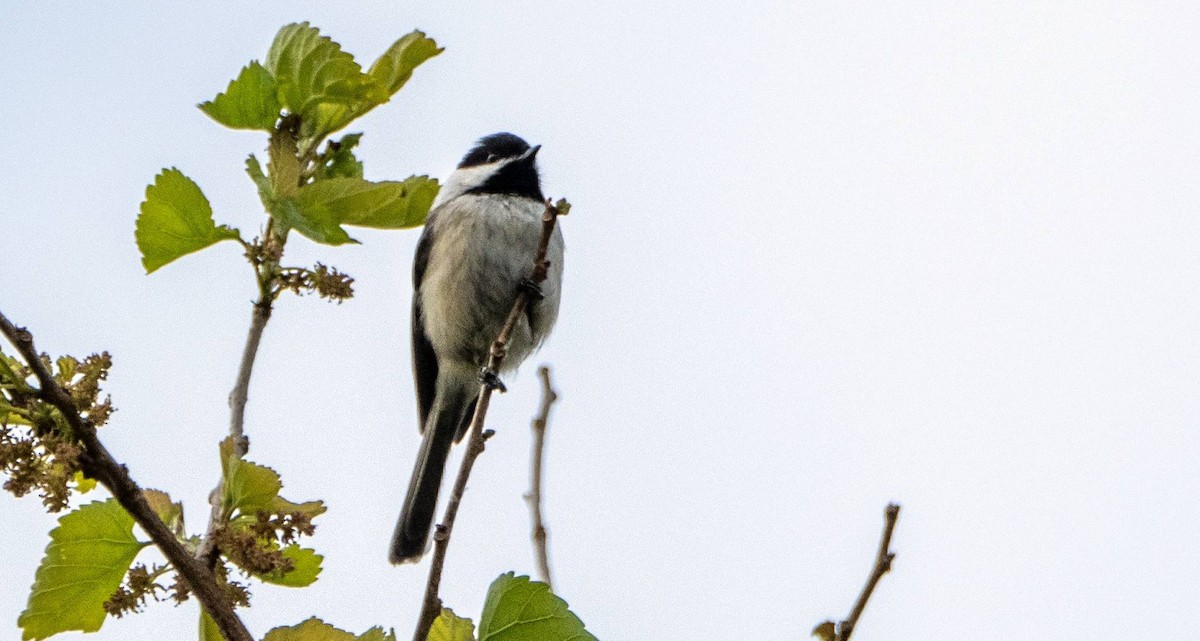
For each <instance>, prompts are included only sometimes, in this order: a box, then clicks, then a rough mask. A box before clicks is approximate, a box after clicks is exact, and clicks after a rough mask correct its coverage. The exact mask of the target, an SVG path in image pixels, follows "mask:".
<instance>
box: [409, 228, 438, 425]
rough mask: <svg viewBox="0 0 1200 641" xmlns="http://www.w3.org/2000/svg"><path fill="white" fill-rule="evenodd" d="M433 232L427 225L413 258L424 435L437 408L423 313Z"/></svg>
mask: <svg viewBox="0 0 1200 641" xmlns="http://www.w3.org/2000/svg"><path fill="white" fill-rule="evenodd" d="M429 229H430V228H429V225H428V222H427V223H426V226H425V232H424V233H423V234H421V240H420V242H418V243H417V255H416V256H415V257H414V258H413V302H412V354H413V381H415V382H416V385H417V412H418V414H419V415H420V418H421V424H420V425H419V426H418V429H419V431H420V432H424V431H425V422H426V420H427V419H428V418H429V410H430V408H431V407H433V397H434V393H435V392H436V391H437V375H438V363H437V354H435V353H434V352H433V344H432V343H430V342H429V336H427V335H426V334H425V318H424V314H423V313H422V312H421V281H422V280H423V279H424V278H425V267H426V265H427V264H428V263H429V250H430V247H432V246H433V235H432V234H431V233H430V232H429Z"/></svg>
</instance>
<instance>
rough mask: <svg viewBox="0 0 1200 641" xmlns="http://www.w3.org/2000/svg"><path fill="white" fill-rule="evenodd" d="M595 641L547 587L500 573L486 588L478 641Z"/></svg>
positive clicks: (564, 602) (565, 604) (519, 577)
mask: <svg viewBox="0 0 1200 641" xmlns="http://www.w3.org/2000/svg"><path fill="white" fill-rule="evenodd" d="M568 639H570V640H571V641H588V640H590V641H597V640H596V637H595V636H593V635H592V634H591V633H590V632H588V631H587V630H584V628H583V621H580V620H579V617H577V616H575V615H574V614H573V613H572V612H571V611H570V610H568V609H567V603H566V601H563V600H562V599H560V598H558V597H557V596H554V594H553V593H551V592H550V586H548V585H546V584H545V583H541V582H540V581H530V580H529V577H527V576H513V573H512V572H509V573H507V574H501V575H500V576H499V577H498V578H497V579H496V580H495V581H493V582H492V586H491V587H490V588H488V594H487V600H486V601H484V604H483V614H482V615H481V616H480V617H479V641H567V640H568Z"/></svg>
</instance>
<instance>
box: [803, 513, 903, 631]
mask: <svg viewBox="0 0 1200 641" xmlns="http://www.w3.org/2000/svg"><path fill="white" fill-rule="evenodd" d="M899 517H900V506H899V505H896V504H895V503H889V504H888V506H887V508H885V509H884V511H883V536H882V537H881V538H880V540H879V551H878V552H876V554H875V567H873V568H872V569H871V576H869V577H868V578H867V584H866V585H865V586H863V589H862V593H861V594H859V595H858V601H856V602H855V603H854V609H853V610H851V611H850V616H848V617H846V618H845V619H844V620H843V621H842V622H841V623H840V624H838V626H837V636H836V637H835V639H836V641H849V639H850V635H851V634H853V633H854V626H855V625H857V624H858V618H859V617H860V616H862V613H863V610H864V609H865V608H866V607H867V601H868V600H869V599H870V598H871V593H872V592H874V591H875V585H876V584H878V583H879V579H881V578H883V575H884V574H887V572H888V570H890V569H892V560H893V559H895V558H896V553H895V552H892V551H891V549H890V548H891V546H892V530H894V529H895V528H896V519H897V518H899ZM818 627H819V626H818Z"/></svg>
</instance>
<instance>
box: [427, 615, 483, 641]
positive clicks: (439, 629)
mask: <svg viewBox="0 0 1200 641" xmlns="http://www.w3.org/2000/svg"><path fill="white" fill-rule="evenodd" d="M425 638H426V640H427V641H475V624H474V623H472V622H471V620H470V619H464V618H462V617H460V616H458V615H456V614H454V611H453V610H451V609H450V608H442V611H441V613H439V614H438V617H437V618H436V619H434V620H433V627H431V628H429V636H427V637H425Z"/></svg>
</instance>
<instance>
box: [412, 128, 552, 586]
mask: <svg viewBox="0 0 1200 641" xmlns="http://www.w3.org/2000/svg"><path fill="white" fill-rule="evenodd" d="M539 148H540V145H539V146H536V147H530V146H529V144H528V143H526V142H525V141H524V140H522V139H521V138H519V137H517V136H514V135H513V134H509V133H499V134H493V135H491V136H487V137H485V138H482V139H480V140H479V142H478V143H477V144H476V145H475V147H474V148H473V149H471V151H470V152H468V153H467V155H466V156H464V157H463V159H462V162H460V163H459V164H458V169H456V170H455V171H454V173H452V174H451V175H450V178H449V179H448V180H447V181H446V184H445V185H444V186H443V187H442V189H441V192H440V193H439V194H438V197H437V200H435V201H434V203H433V208H432V210H431V211H430V213H429V218H428V219H427V220H426V221H425V232H424V233H423V234H422V235H421V240H420V242H419V243H418V245H417V254H416V258H415V259H414V261H413V304H412V346H413V348H412V349H413V374H414V378H415V379H416V385H417V410H418V411H419V413H420V419H421V423H420V428H421V432H422V433H423V434H424V439H423V440H422V441H421V450H420V451H419V452H418V453H417V462H416V465H415V466H414V467H413V473H412V480H411V481H410V482H409V486H408V495H407V496H406V497H405V499H404V508H403V511H401V512H400V521H399V522H398V523H397V524H396V533H395V534H393V535H392V549H391V556H390V558H391V562H392V563H406V562H415V561H417V560H418V559H420V558H421V555H422V554H424V552H425V547H426V543H427V541H428V539H429V530H430V526H431V525H432V523H433V514H434V509H435V507H436V506H437V497H438V489H439V488H440V486H441V483H442V472H443V470H444V469H445V466H446V457H447V456H448V455H449V453H450V446H451V445H452V444H453V443H455V442H457V441H459V440H460V439H462V437H463V435H464V434H465V433H466V429H467V426H468V425H469V424H470V422H471V417H472V415H473V414H474V412H475V401H476V399H477V398H478V395H479V387H480V380H481V377H482V378H488V377H493V378H494V377H495V376H496V375H497V374H498V372H485V371H483V369H482V368H483V367H484V365H485V363H486V362H487V357H488V351H489V349H490V348H491V345H492V342H493V341H494V340H495V339H496V336H497V335H498V334H499V333H500V330H501V328H502V327H503V325H504V321H505V319H506V318H507V316H508V313H509V311H511V309H512V306H513V303H514V302H515V301H516V298H517V295H518V292H519V289H520V288H521V287H523V286H526V285H527V284H528V281H527V279H528V278H529V276H530V272H531V271H532V268H533V261H534V258H535V254H536V252H537V247H538V241H539V240H540V239H541V229H542V213H543V212H544V211H545V207H546V205H545V202H544V198H543V196H542V188H541V181H540V179H539V178H538V171H537V164H536V161H535V158H536V156H537V152H538V149H539ZM546 258H547V260H548V261H549V262H550V269H549V274H548V275H547V277H546V280H545V281H543V282H542V283H540V291H541V297H540V298H536V297H535V299H534V300H533V301H532V302H531V303H530V305H529V307H528V309H526V313H525V315H524V316H523V317H522V318H521V319H520V322H518V323H517V326H516V330H515V331H514V332H513V335H512V340H511V341H510V342H509V343H508V345H507V351H506V355H505V358H504V361H503V365H502V367H503V370H504V371H510V370H512V369H515V368H516V367H517V365H520V363H521V361H523V360H525V358H526V357H527V356H529V354H530V353H531V352H533V350H534V349H536V348H537V347H538V346H539V345H540V344H541V343H542V341H544V340H545V339H546V336H547V334H549V333H550V328H551V327H553V326H554V321H555V319H556V318H557V317H558V302H559V294H560V291H561V285H562V268H563V240H562V234H561V233H560V232H559V229H558V228H557V227H556V228H555V229H554V235H553V237H552V238H551V240H550V246H549V249H548V251H547V253H546Z"/></svg>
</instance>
